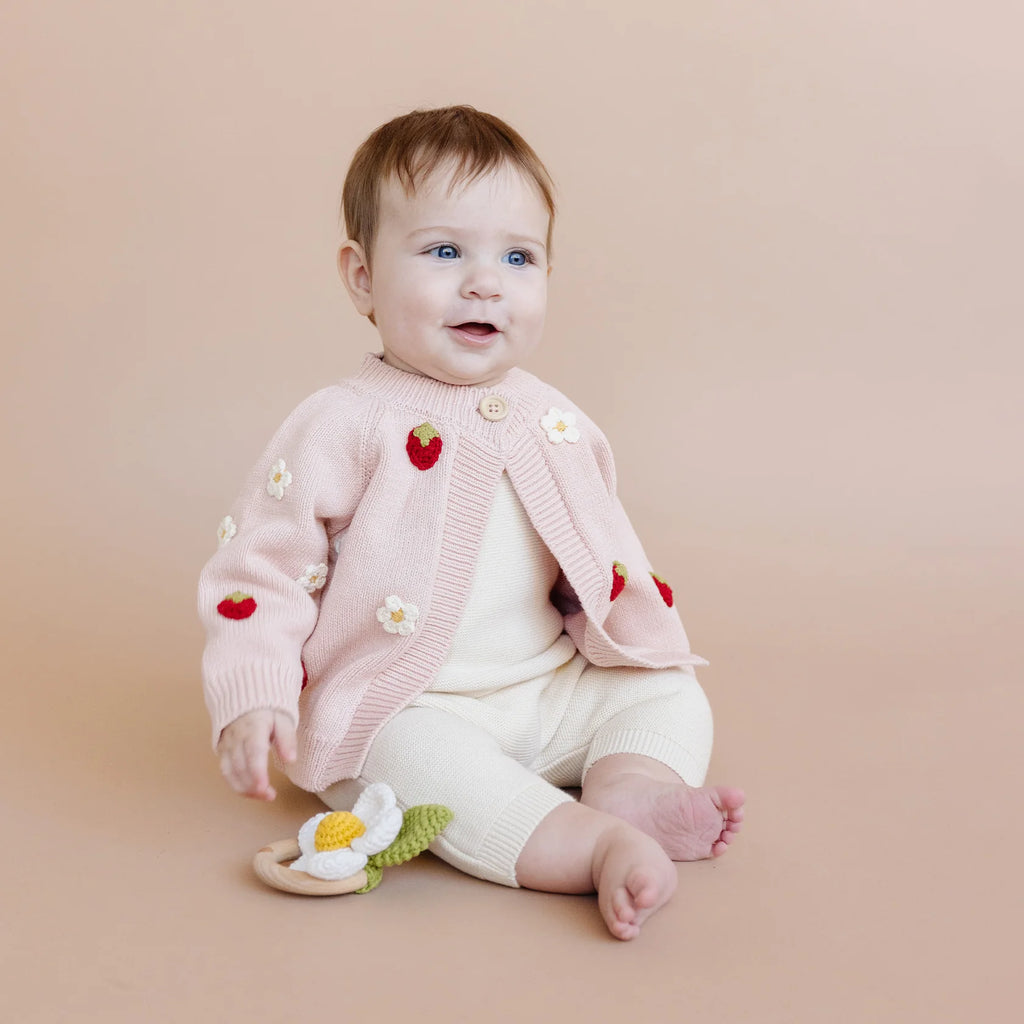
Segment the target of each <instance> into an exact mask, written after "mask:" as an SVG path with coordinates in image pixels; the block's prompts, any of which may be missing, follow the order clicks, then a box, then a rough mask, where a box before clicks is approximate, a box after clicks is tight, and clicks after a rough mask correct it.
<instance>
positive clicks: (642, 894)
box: [594, 826, 678, 941]
mask: <svg viewBox="0 0 1024 1024" xmlns="http://www.w3.org/2000/svg"><path fill="white" fill-rule="evenodd" d="M595 853H596V855H595V858H594V885H595V887H596V888H597V905H598V907H599V908H600V910H601V916H602V917H603V918H604V922H605V924H606V925H607V926H608V931H610V932H611V933H612V935H614V936H615V938H617V939H622V940H624V941H626V940H629V939H635V938H636V937H637V936H638V935H639V934H640V926H641V925H642V924H643V923H644V922H645V921H646V920H647V918H649V917H650V916H651V914H653V913H654V912H655V911H656V910H659V909H660V908H661V907H663V906H664V905H665V904H666V903H667V902H668V901H669V898H670V897H671V896H672V893H673V892H674V891H675V888H676V883H677V881H678V879H677V877H676V869H675V868H674V867H673V865H672V862H671V861H670V860H669V858H668V857H667V856H666V854H665V851H664V850H662V849H661V847H660V846H659V845H658V844H657V843H656V842H652V841H651V840H650V838H649V837H648V836H645V835H643V834H642V833H640V832H638V831H637V830H636V829H634V828H629V827H628V826H626V827H623V828H613V829H610V830H609V831H608V832H607V833H606V835H605V836H603V837H602V839H601V840H600V841H599V844H598V849H597V850H596V851H595Z"/></svg>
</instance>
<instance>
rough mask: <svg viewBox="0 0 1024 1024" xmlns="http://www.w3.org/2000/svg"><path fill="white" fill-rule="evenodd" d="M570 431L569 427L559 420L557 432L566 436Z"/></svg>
mask: <svg viewBox="0 0 1024 1024" xmlns="http://www.w3.org/2000/svg"><path fill="white" fill-rule="evenodd" d="M568 429H569V427H568V425H567V424H565V423H563V422H562V421H561V420H559V421H558V422H557V423H556V424H555V430H560V431H562V433H563V434H564V433H565V432H566V431H567V430H568Z"/></svg>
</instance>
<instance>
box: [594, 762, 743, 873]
mask: <svg viewBox="0 0 1024 1024" xmlns="http://www.w3.org/2000/svg"><path fill="white" fill-rule="evenodd" d="M580 800H581V801H582V802H583V803H584V804H586V805H587V806H589V807H593V808H595V809H597V810H601V811H604V812H606V813H608V814H613V815H615V816H616V817H618V818H621V819H622V820H623V821H627V822H629V823H630V824H632V825H634V826H636V828H638V829H640V830H641V831H643V832H646V833H647V835H649V836H653V837H654V838H655V839H656V840H657V841H658V842H659V843H660V844H661V846H662V849H664V851H665V852H666V853H667V854H668V855H669V856H670V857H671V858H672V860H703V859H704V858H705V857H718V856H720V855H721V854H723V853H725V851H726V849H728V847H729V844H730V843H731V842H732V841H733V839H735V838H736V834H737V833H738V832H739V830H740V826H741V823H742V821H743V803H744V796H743V791H742V790H740V789H736V788H734V787H731V786H700V787H695V786H689V785H687V784H686V783H685V782H684V781H683V780H682V779H681V778H680V777H679V776H678V775H677V774H676V773H675V772H674V771H672V769H670V768H668V767H667V766H666V765H664V764H662V763H661V762H660V761H655V760H654V759H653V758H650V757H644V756H642V755H639V754H610V755H608V756H606V757H602V758H601V759H600V760H599V761H597V762H596V763H595V764H594V766H593V767H592V768H591V769H590V771H589V772H588V773H587V777H586V778H585V779H584V780H583V794H582V796H581V797H580Z"/></svg>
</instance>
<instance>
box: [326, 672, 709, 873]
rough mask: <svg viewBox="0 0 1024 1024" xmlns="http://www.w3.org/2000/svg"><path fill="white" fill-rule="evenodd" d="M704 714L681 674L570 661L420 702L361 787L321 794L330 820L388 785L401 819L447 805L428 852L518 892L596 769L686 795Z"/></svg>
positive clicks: (384, 744) (703, 761)
mask: <svg viewBox="0 0 1024 1024" xmlns="http://www.w3.org/2000/svg"><path fill="white" fill-rule="evenodd" d="M711 741H712V723H711V709H710V707H709V705H708V702H707V699H706V697H705V696H704V691H703V690H702V689H701V687H700V684H699V683H698V682H697V679H696V677H695V676H694V674H693V672H692V671H691V670H688V669H665V670H657V671H656V670H651V669H637V668H599V667H597V666H594V665H591V664H589V663H588V662H587V661H586V659H585V658H583V656H582V655H580V654H576V655H575V656H574V657H573V658H572V659H571V660H570V661H568V662H567V663H566V664H564V665H562V666H561V667H559V668H557V669H555V670H554V671H553V672H550V673H547V674H545V675H544V676H542V677H540V678H538V679H532V680H528V681H526V682H523V683H518V684H515V685H512V686H506V687H502V688H500V689H497V690H495V691H493V692H489V693H483V694H481V693H479V692H477V693H473V694H472V695H463V694H455V693H425V694H423V695H422V696H421V697H420V698H419V699H418V700H417V701H416V702H415V703H414V704H413V705H411V706H410V707H408V708H406V709H405V710H403V711H401V712H399V713H398V714H397V715H396V716H395V717H394V718H393V719H392V720H391V721H390V722H388V723H387V724H386V725H385V726H384V728H383V729H382V730H381V731H380V733H378V735H377V737H376V739H375V740H374V741H373V745H372V746H371V748H370V752H369V755H368V756H367V759H366V763H365V764H364V766H363V771H362V774H361V775H360V777H359V778H358V779H351V780H345V781H343V782H339V783H336V784H335V785H333V786H331V787H330V788H329V789H327V790H326V791H324V792H323V793H321V794H320V796H321V798H322V799H323V800H324V802H325V803H326V804H327V805H328V806H329V807H331V808H334V809H336V810H348V809H350V808H351V807H352V805H353V804H354V802H355V799H356V797H357V796H358V794H359V792H360V791H361V789H362V788H363V787H364V786H366V785H368V784H370V783H372V782H386V783H387V784H388V785H389V786H391V788H392V789H393V790H394V791H395V794H396V796H397V797H398V803H399V805H400V806H401V807H402V808H403V809H405V808H408V807H412V806H414V805H416V804H431V803H436V804H444V805H446V806H448V807H450V808H451V810H452V811H453V812H454V818H453V820H452V822H451V823H450V824H449V825H448V827H447V828H446V829H445V831H444V833H443V834H442V835H441V836H439V837H438V838H437V839H436V840H434V842H433V843H432V844H431V846H430V849H431V850H432V851H433V852H434V853H435V854H437V856H439V857H441V858H442V859H443V860H445V861H447V862H448V863H449V864H452V865H453V866H455V867H457V868H458V869H459V870H461V871H464V872H466V873H467V874H470V875H474V876H476V877H477V878H483V879H486V880H488V881H492V882H499V883H501V884H503V885H509V886H516V885H517V884H518V883H517V881H516V874H515V868H516V862H517V861H518V859H519V855H520V853H521V852H522V850H523V847H524V846H525V845H526V841H527V839H529V837H530V835H531V834H532V833H533V831H534V829H535V828H536V827H537V826H538V825H539V824H540V822H541V821H542V820H543V819H544V817H545V816H546V815H547V814H549V813H550V812H551V811H552V810H554V808H555V807H557V806H558V805H559V804H561V803H565V802H566V801H569V800H571V799H572V797H571V796H569V795H568V794H567V793H565V792H563V791H562V790H561V789H560V788H558V787H561V786H579V785H580V784H581V783H582V780H583V778H584V777H585V776H586V774H587V771H588V770H589V769H590V767H591V765H593V764H594V762H595V761H597V760H599V759H600V758H602V757H606V756H607V755H609V754H619V753H626V754H642V755H644V756H646V757H651V758H654V759H655V760H658V761H661V762H662V763H663V764H666V765H667V766H668V767H669V768H671V769H672V770H673V771H674V772H675V773H676V774H677V775H679V777H680V778H681V779H682V780H683V781H684V782H687V783H689V784H690V785H691V786H699V785H701V784H702V783H703V781H704V776H705V773H706V772H707V767H708V761H709V759H710V756H711Z"/></svg>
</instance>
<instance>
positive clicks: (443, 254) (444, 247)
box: [427, 242, 459, 260]
mask: <svg viewBox="0 0 1024 1024" xmlns="http://www.w3.org/2000/svg"><path fill="white" fill-rule="evenodd" d="M427 252H429V253H430V255H431V256H437V257H438V259H442V260H454V259H457V258H458V255H459V250H458V249H456V248H455V246H454V245H452V244H451V243H450V242H444V243H442V244H441V245H435V246H434V248H433V249H428V250H427Z"/></svg>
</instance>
